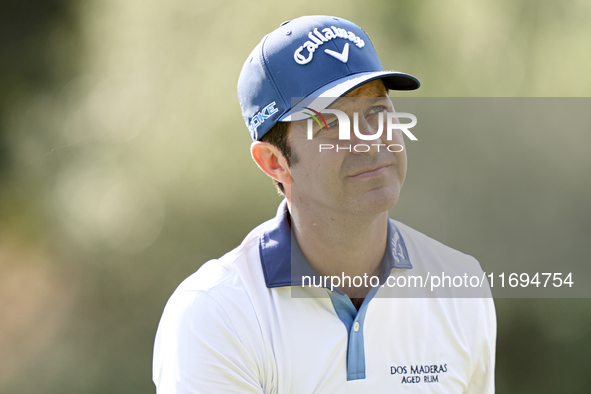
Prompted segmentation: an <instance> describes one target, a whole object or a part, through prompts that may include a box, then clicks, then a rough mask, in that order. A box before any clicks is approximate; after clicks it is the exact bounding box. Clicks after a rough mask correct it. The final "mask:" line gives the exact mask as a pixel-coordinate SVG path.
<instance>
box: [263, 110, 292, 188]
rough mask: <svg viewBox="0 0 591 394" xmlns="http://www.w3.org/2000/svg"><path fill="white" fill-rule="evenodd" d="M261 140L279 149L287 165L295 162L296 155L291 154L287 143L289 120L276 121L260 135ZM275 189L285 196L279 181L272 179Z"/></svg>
mask: <svg viewBox="0 0 591 394" xmlns="http://www.w3.org/2000/svg"><path fill="white" fill-rule="evenodd" d="M261 141H263V142H268V143H269V144H271V145H273V146H274V147H276V148H278V149H279V150H280V151H281V154H282V155H283V157H285V160H286V161H287V165H288V166H289V167H290V168H291V165H292V163H293V164H295V163H297V157H296V156H295V154H294V155H293V156H292V154H291V145H290V143H289V122H277V123H275V125H274V126H273V127H271V130H269V131H268V132H267V133H265V135H263V136H262V137H261ZM273 183H275V187H277V190H278V191H279V192H280V193H281V194H283V195H284V196H285V188H284V187H283V184H282V183H281V182H277V181H276V180H275V179H273Z"/></svg>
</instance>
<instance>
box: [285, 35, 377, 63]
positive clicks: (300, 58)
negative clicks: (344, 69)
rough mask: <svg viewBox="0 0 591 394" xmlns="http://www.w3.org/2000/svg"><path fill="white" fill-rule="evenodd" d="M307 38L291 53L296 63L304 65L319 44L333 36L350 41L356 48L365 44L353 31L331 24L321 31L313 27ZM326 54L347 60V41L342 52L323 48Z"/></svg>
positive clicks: (310, 58)
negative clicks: (305, 51) (305, 53)
mask: <svg viewBox="0 0 591 394" xmlns="http://www.w3.org/2000/svg"><path fill="white" fill-rule="evenodd" d="M308 38H309V39H310V40H308V41H306V42H305V43H304V44H303V45H302V46H300V47H298V49H296V50H295V52H294V53H293V58H294V60H295V61H296V63H297V64H301V65H305V64H308V63H310V62H311V61H312V58H313V57H314V52H316V49H318V47H319V46H321V45H322V44H324V43H325V42H328V41H329V40H334V39H335V38H344V39H346V40H349V41H351V42H352V43H353V44H355V46H356V47H357V48H363V47H364V46H365V41H363V39H361V37H358V36H356V35H355V33H353V32H351V31H347V30H345V29H341V28H339V27H334V26H331V27H330V28H328V27H326V28H324V29H322V33H321V32H320V31H318V28H316V29H314V30H313V31H311V32H309V33H308ZM304 50H307V51H308V55H307V56H305V55H304V54H303V53H302V52H303V51H304ZM324 52H326V53H327V54H328V55H330V56H332V57H334V58H336V59H338V60H340V61H341V62H343V63H347V61H348V60H349V43H347V44H345V47H344V48H343V52H342V53H339V52H335V51H333V50H330V49H326V50H324Z"/></svg>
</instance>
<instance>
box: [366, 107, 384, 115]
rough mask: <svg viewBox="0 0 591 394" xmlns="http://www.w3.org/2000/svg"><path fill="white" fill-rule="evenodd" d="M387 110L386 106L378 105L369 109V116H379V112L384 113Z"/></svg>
mask: <svg viewBox="0 0 591 394" xmlns="http://www.w3.org/2000/svg"><path fill="white" fill-rule="evenodd" d="M385 109H386V106H385V105H376V106H374V107H371V108H370V109H369V112H368V115H371V114H377V113H379V112H382V111H383V110H385Z"/></svg>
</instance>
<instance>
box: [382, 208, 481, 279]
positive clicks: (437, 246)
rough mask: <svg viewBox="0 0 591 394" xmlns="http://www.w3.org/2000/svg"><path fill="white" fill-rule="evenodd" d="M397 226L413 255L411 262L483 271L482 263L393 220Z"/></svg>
mask: <svg viewBox="0 0 591 394" xmlns="http://www.w3.org/2000/svg"><path fill="white" fill-rule="evenodd" d="M391 220H393V221H394V223H395V224H396V227H397V228H398V230H399V231H400V233H401V235H402V238H403V240H404V243H405V246H406V247H407V249H408V250H409V253H410V254H411V256H410V258H411V262H413V257H414V262H413V265H415V262H417V261H418V262H434V261H436V262H438V265H440V266H441V268H445V266H448V265H449V266H451V267H459V266H462V267H466V266H469V267H471V268H472V269H474V270H476V271H482V269H481V267H480V263H478V261H477V260H476V259H475V258H474V257H473V256H471V255H468V254H465V253H463V252H461V251H459V250H457V249H454V248H452V247H450V246H447V245H445V244H443V243H442V242H440V241H437V240H436V239H433V238H431V237H429V236H428V235H425V234H423V233H422V232H420V231H417V230H415V229H413V228H412V227H410V226H408V225H406V224H404V223H402V222H399V221H397V220H394V219H391Z"/></svg>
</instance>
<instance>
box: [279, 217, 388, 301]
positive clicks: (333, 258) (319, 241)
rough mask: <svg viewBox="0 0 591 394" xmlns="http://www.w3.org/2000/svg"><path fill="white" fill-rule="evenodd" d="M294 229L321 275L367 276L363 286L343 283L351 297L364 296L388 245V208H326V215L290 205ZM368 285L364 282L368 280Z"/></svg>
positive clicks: (305, 251) (308, 256) (301, 246)
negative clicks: (363, 211)
mask: <svg viewBox="0 0 591 394" xmlns="http://www.w3.org/2000/svg"><path fill="white" fill-rule="evenodd" d="M290 211H291V212H290V213H291V216H292V231H293V232H294V235H295V238H296V240H297V242H298V245H299V246H300V249H301V250H302V253H303V254H304V256H305V257H306V260H307V261H308V263H309V264H310V266H311V267H312V269H313V270H314V271H315V272H316V273H317V274H318V275H321V276H338V277H342V276H343V275H344V276H349V277H351V281H352V282H353V278H354V277H360V278H362V279H363V277H364V275H367V279H365V280H364V281H363V282H364V283H363V284H362V286H361V287H358V286H354V285H353V283H352V286H350V287H349V286H346V285H345V286H342V287H340V289H341V290H342V291H344V292H345V293H346V294H347V295H348V296H349V297H350V298H358V299H363V298H364V297H365V296H366V295H367V293H368V292H369V290H370V288H371V287H370V286H369V279H370V278H371V276H378V274H379V272H380V268H381V262H382V258H383V256H384V251H385V249H386V242H387V234H388V212H387V211H386V212H381V213H379V214H374V215H351V214H346V213H338V212H329V213H326V212H323V214H322V215H319V214H316V213H310V212H308V211H307V210H298V209H296V207H290ZM366 283H367V284H368V286H367V287H366V286H364V285H365V284H366Z"/></svg>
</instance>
